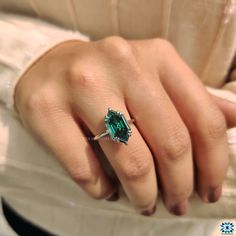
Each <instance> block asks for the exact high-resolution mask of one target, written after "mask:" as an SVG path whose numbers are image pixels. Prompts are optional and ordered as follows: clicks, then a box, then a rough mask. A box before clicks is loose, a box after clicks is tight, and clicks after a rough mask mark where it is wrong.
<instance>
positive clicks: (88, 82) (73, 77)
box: [65, 63, 96, 89]
mask: <svg viewBox="0 0 236 236" xmlns="http://www.w3.org/2000/svg"><path fill="white" fill-rule="evenodd" d="M95 78H96V77H95V76H94V75H93V73H92V71H91V69H89V68H87V67H86V66H84V68H81V66H80V65H78V64H77V63H74V64H72V65H71V66H70V67H69V68H68V70H67V72H66V76H65V79H66V83H67V85H68V86H69V87H70V88H76V89H78V88H83V89H84V88H91V87H92V86H93V85H94V84H95V81H94V79H95Z"/></svg>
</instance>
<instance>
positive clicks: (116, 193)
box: [106, 192, 120, 202]
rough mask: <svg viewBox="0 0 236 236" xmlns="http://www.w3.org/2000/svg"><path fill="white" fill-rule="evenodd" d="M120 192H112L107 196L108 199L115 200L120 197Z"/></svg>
mask: <svg viewBox="0 0 236 236" xmlns="http://www.w3.org/2000/svg"><path fill="white" fill-rule="evenodd" d="M119 197H120V196H119V193H118V192H114V193H112V194H111V195H110V196H109V197H108V198H106V200H107V201H109V202H115V201H117V200H118V199H119Z"/></svg>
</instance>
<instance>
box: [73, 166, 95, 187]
mask: <svg viewBox="0 0 236 236" xmlns="http://www.w3.org/2000/svg"><path fill="white" fill-rule="evenodd" d="M71 177H72V179H73V180H74V181H75V182H76V183H78V184H79V185H82V186H83V185H87V184H91V183H93V182H94V177H93V176H92V174H91V173H89V172H88V171H87V170H83V169H82V168H79V169H77V170H74V171H72V172H71Z"/></svg>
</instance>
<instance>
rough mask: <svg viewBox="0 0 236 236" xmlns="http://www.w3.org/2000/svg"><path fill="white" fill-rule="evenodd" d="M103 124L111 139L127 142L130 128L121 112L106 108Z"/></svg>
mask: <svg viewBox="0 0 236 236" xmlns="http://www.w3.org/2000/svg"><path fill="white" fill-rule="evenodd" d="M105 125H106V128H107V130H108V132H109V135H110V137H111V138H112V139H113V140H115V141H118V142H122V143H125V144H128V140H129V137H130V135H131V129H130V126H129V124H128V121H127V120H126V118H125V116H124V115H123V114H122V113H121V112H117V111H113V110H111V109H108V113H107V115H106V116H105Z"/></svg>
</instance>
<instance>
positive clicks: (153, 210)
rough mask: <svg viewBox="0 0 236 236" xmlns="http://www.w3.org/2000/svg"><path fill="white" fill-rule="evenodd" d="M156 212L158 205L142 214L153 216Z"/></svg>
mask: <svg viewBox="0 0 236 236" xmlns="http://www.w3.org/2000/svg"><path fill="white" fill-rule="evenodd" d="M155 211H156V205H155V206H154V207H153V208H152V209H150V210H144V211H142V212H141V214H142V215H143V216H151V215H153V214H154V213H155Z"/></svg>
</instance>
